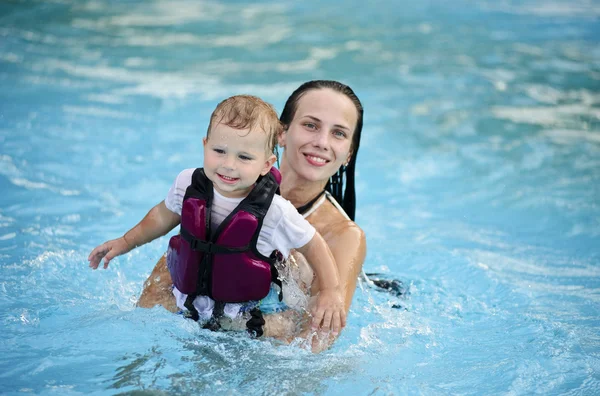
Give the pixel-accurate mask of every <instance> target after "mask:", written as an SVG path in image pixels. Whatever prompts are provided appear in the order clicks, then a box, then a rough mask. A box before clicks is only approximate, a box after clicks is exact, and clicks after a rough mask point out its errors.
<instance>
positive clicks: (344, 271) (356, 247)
mask: <svg viewBox="0 0 600 396" xmlns="http://www.w3.org/2000/svg"><path fill="white" fill-rule="evenodd" d="M324 238H325V242H327V244H328V245H329V249H330V250H331V253H332V254H333V257H334V259H335V263H336V265H337V268H338V274H339V279H340V287H341V290H342V295H343V298H344V306H345V308H346V312H348V310H349V309H350V305H351V304H352V297H353V296H354V291H355V290H356V281H357V279H358V276H359V275H360V273H361V271H362V267H363V264H364V262H365V256H366V253H367V241H366V238H365V233H364V232H363V230H361V229H360V227H358V226H357V225H356V224H354V223H347V226H346V227H344V229H343V230H339V232H335V233H334V232H332V233H328V234H325V235H324Z"/></svg>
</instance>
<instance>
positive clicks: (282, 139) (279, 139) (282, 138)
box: [277, 127, 288, 147]
mask: <svg viewBox="0 0 600 396" xmlns="http://www.w3.org/2000/svg"><path fill="white" fill-rule="evenodd" d="M287 130H288V129H287V127H284V128H283V130H282V131H281V133H280V134H279V136H278V137H277V143H278V144H279V146H280V147H285V137H286V136H287Z"/></svg>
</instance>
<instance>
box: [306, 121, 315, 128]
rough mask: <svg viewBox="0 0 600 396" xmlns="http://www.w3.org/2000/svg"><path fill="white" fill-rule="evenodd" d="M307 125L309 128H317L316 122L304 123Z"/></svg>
mask: <svg viewBox="0 0 600 396" xmlns="http://www.w3.org/2000/svg"><path fill="white" fill-rule="evenodd" d="M304 126H305V127H307V128H308V129H317V126H316V125H315V124H313V123H312V122H307V123H305V124H304Z"/></svg>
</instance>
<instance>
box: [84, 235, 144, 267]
mask: <svg viewBox="0 0 600 396" xmlns="http://www.w3.org/2000/svg"><path fill="white" fill-rule="evenodd" d="M131 249H133V246H130V245H129V244H128V243H127V241H126V240H125V237H124V236H122V237H120V238H117V239H113V240H110V241H108V242H104V243H103V244H102V245H100V246H97V247H96V248H95V249H94V250H92V252H91V253H90V255H89V256H88V261H89V262H90V268H92V269H97V268H98V265H100V261H102V258H104V269H106V268H108V263H109V262H110V260H112V259H113V258H115V257H117V256H120V255H122V254H125V253H127V252H129V251H130V250H131Z"/></svg>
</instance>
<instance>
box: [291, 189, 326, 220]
mask: <svg viewBox="0 0 600 396" xmlns="http://www.w3.org/2000/svg"><path fill="white" fill-rule="evenodd" d="M323 194H325V190H323V191H321V192H320V193H319V194H318V195H317V196H316V197H314V198H313V199H311V200H310V201H309V202H308V203H306V204H304V205H302V206H300V207H299V208H296V210H297V211H298V213H300V214H301V215H303V214H304V213H306V212H308V211H309V210H310V208H312V206H313V205H314V204H315V202H317V200H318V199H319V198H321V196H322V195H323Z"/></svg>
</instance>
